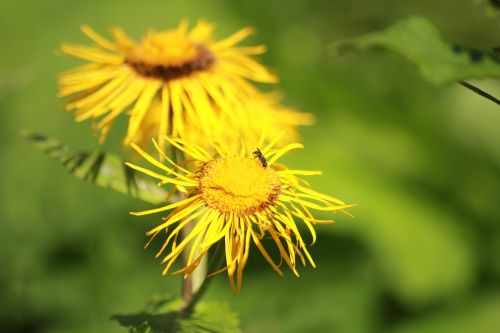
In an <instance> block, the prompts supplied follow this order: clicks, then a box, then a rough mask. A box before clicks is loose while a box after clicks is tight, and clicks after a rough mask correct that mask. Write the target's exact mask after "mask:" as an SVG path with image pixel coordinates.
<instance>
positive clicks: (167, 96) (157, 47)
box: [59, 20, 277, 147]
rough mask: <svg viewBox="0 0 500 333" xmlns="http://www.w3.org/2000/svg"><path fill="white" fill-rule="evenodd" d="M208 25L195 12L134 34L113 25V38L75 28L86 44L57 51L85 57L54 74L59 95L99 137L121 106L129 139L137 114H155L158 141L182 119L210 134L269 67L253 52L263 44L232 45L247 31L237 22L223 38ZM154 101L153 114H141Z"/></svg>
mask: <svg viewBox="0 0 500 333" xmlns="http://www.w3.org/2000/svg"><path fill="white" fill-rule="evenodd" d="M213 30H214V27H213V25H212V24H209V23H207V22H206V21H203V20H200V21H199V22H198V23H197V24H196V25H195V26H194V27H193V28H192V29H191V30H189V28H188V24H187V22H186V21H183V22H181V23H180V25H179V26H178V27H177V28H176V29H173V30H167V31H154V30H151V31H149V32H148V33H147V34H146V36H144V38H143V39H142V40H141V41H140V42H136V41H135V40H133V39H132V38H130V37H129V36H127V35H126V34H125V32H124V31H123V30H122V29H120V28H114V29H112V30H111V34H112V36H113V40H109V39H106V38H104V37H103V36H101V35H99V34H98V33H96V32H95V31H94V30H92V29H91V28H90V27H88V26H82V31H83V33H85V34H86V35H87V36H88V37H89V38H90V39H91V40H92V41H93V42H94V43H95V45H94V46H83V45H74V44H63V45H62V46H61V52H62V53H64V54H67V55H70V56H74V57H77V58H80V59H83V60H86V61H88V62H89V63H88V64H86V65H83V66H80V67H77V68H75V69H72V70H70V71H67V72H65V73H63V74H61V75H60V77H59V86H60V89H59V96H60V97H68V96H70V97H71V99H70V101H69V102H68V103H67V105H66V109H67V110H75V117H76V120H77V121H83V120H86V119H93V120H94V121H95V129H96V130H97V131H99V132H100V134H101V135H100V140H101V142H102V141H103V140H104V139H105V138H106V135H107V134H108V132H109V130H110V128H111V125H112V123H113V122H114V120H115V119H116V118H117V117H118V116H119V115H120V114H122V113H124V112H126V111H129V112H128V115H129V123H128V130H127V135H126V138H125V140H124V141H125V143H130V142H133V139H134V137H135V136H136V135H137V133H138V131H140V129H141V126H142V125H143V124H144V122H145V121H146V120H147V119H148V118H149V119H155V120H157V121H158V123H159V126H158V127H157V132H156V133H155V136H156V137H158V141H159V145H160V147H163V146H164V139H163V138H164V135H165V134H168V135H170V136H173V137H181V138H182V137H184V135H185V131H186V128H187V124H191V123H193V124H197V126H198V127H199V128H200V129H201V131H202V132H201V134H200V136H202V135H205V136H206V135H208V136H212V135H211V134H212V132H213V131H214V130H217V129H218V128H221V127H222V128H224V127H228V126H231V123H227V122H221V117H220V115H221V114H223V117H222V118H223V119H227V120H228V121H230V120H232V119H233V120H234V119H241V118H242V114H241V113H238V112H236V111H235V110H242V105H245V104H246V103H247V102H248V101H251V100H253V98H254V97H255V95H256V94H257V93H258V92H257V91H256V89H255V88H254V87H253V86H252V84H251V83H250V81H255V82H260V83H274V82H276V81H277V78H276V76H275V75H273V74H271V73H270V72H269V71H268V70H267V69H266V68H265V67H263V66H262V65H260V64H259V63H258V62H256V61H255V60H254V59H253V56H254V55H258V54H261V53H263V52H265V50H266V48H265V47H264V46H262V45H259V46H250V47H247V46H236V44H238V43H239V42H240V41H242V40H243V39H245V38H247V37H248V36H249V35H250V34H252V32H253V30H252V29H250V28H244V29H242V30H240V31H238V32H236V33H234V34H233V35H231V36H229V37H228V38H226V39H223V40H219V41H214V40H212V32H213ZM154 101H159V102H160V103H159V105H160V108H159V109H158V108H156V109H154V110H155V111H154V112H158V114H157V115H151V114H148V113H150V112H152V111H153V109H152V108H151V105H152V103H154Z"/></svg>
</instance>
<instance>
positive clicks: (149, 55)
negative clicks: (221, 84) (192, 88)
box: [125, 31, 215, 81]
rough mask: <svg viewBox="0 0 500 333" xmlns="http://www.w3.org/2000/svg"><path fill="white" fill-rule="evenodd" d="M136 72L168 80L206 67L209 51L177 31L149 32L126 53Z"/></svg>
mask: <svg viewBox="0 0 500 333" xmlns="http://www.w3.org/2000/svg"><path fill="white" fill-rule="evenodd" d="M125 62H126V63H127V64H128V65H129V66H131V67H132V68H133V69H134V70H135V71H136V72H137V73H138V74H140V75H142V76H145V77H154V78H157V79H162V80H164V81H168V80H171V79H176V78H179V77H182V76H187V75H189V74H191V73H193V72H196V71H200V70H205V69H208V68H210V66H212V64H213V63H214V62H215V57H214V55H213V53H212V52H211V51H210V50H209V49H208V48H207V47H205V46H204V45H201V44H198V43H195V42H194V41H192V40H191V39H190V38H189V37H188V36H187V35H186V34H183V33H180V32H179V31H164V32H150V33H149V34H148V35H147V36H146V37H145V38H144V39H143V41H142V43H141V44H138V45H137V46H136V47H135V48H133V49H132V50H131V51H130V52H129V53H128V54H127V55H126V60H125Z"/></svg>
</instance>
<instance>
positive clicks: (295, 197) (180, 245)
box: [128, 138, 350, 291]
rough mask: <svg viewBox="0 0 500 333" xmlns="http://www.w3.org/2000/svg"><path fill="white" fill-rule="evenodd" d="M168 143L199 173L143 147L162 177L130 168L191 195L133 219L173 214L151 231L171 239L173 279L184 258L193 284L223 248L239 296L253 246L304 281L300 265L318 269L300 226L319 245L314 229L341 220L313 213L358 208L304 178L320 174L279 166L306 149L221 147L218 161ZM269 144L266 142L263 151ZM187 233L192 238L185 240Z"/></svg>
mask: <svg viewBox="0 0 500 333" xmlns="http://www.w3.org/2000/svg"><path fill="white" fill-rule="evenodd" d="M166 140H168V141H169V142H170V144H172V145H173V146H175V147H176V148H178V149H179V150H181V151H183V152H184V153H185V154H186V156H187V158H188V159H189V160H191V161H193V163H192V165H191V167H192V171H191V170H188V168H187V167H186V166H185V165H183V166H181V165H179V164H178V163H175V162H174V161H173V160H171V159H170V158H169V157H168V156H165V155H163V159H164V161H165V163H167V164H163V163H161V162H160V161H158V160H157V159H155V158H153V157H152V156H151V155H149V154H148V153H146V152H145V151H144V150H142V149H141V148H140V147H138V146H137V145H133V147H134V149H135V150H137V152H138V153H139V154H140V155H142V156H143V157H144V158H145V159H146V160H147V161H148V162H149V163H151V164H152V165H153V166H154V167H155V168H158V169H159V170H160V172H161V173H158V172H155V171H152V170H149V169H147V168H143V167H140V166H137V165H135V164H130V163H128V165H129V166H130V167H132V168H134V169H136V170H138V171H141V172H143V173H145V174H147V175H149V176H151V177H154V178H156V179H158V180H159V181H160V183H159V184H160V185H165V184H170V185H173V186H174V191H179V192H181V193H183V198H182V199H181V200H179V201H178V202H174V203H172V204H169V205H166V206H164V207H160V208H156V209H152V210H147V211H143V212H135V213H132V214H134V215H146V214H153V213H160V212H165V211H170V212H169V213H168V215H167V216H166V217H164V218H163V220H164V222H163V223H162V224H160V225H158V226H157V227H155V228H153V229H151V230H150V231H148V232H147V235H148V236H150V237H151V239H152V238H154V237H156V236H157V235H158V234H160V233H161V232H162V231H163V232H166V239H165V240H164V243H163V246H162V247H161V249H160V250H159V252H158V253H157V257H158V256H162V255H163V261H162V263H163V264H165V265H166V266H165V269H164V271H163V274H167V272H168V271H169V269H170V267H171V266H172V264H173V263H174V262H175V261H176V260H177V259H178V257H179V256H180V255H181V253H183V252H184V256H185V257H186V258H187V262H186V264H185V266H184V267H183V268H182V269H180V270H178V271H176V272H174V274H184V276H185V277H188V276H189V275H190V274H191V273H192V272H193V271H194V270H195V268H196V267H197V266H198V264H199V263H200V261H201V259H202V258H203V256H205V255H206V254H207V252H208V251H209V249H210V248H211V247H212V246H214V244H216V243H218V242H223V243H224V248H225V259H226V260H225V268H224V269H227V272H228V275H229V281H230V285H231V288H232V289H233V290H235V291H238V290H239V289H240V288H241V282H242V274H243V269H244V267H245V264H246V263H247V260H248V256H249V253H250V247H251V244H252V243H253V244H255V246H256V248H257V249H258V250H259V251H260V253H261V254H262V255H263V257H264V258H265V259H266V260H267V261H268V262H269V264H270V265H271V266H272V267H273V268H274V270H275V271H276V272H278V273H279V274H280V275H281V274H282V272H281V268H280V264H281V262H282V261H283V260H284V262H285V263H286V264H287V265H288V266H289V267H290V269H291V270H292V271H293V273H294V274H295V275H297V276H298V275H299V274H298V272H297V269H296V263H297V261H300V262H302V264H303V265H304V266H305V265H306V262H309V263H310V264H311V265H312V266H313V267H315V264H314V261H313V259H312V258H311V255H310V254H309V252H308V250H307V247H306V243H305V242H304V240H303V238H302V236H301V235H300V233H299V228H298V226H297V223H296V220H299V221H302V223H304V224H305V226H306V227H307V228H308V229H309V231H310V233H311V235H312V243H314V242H315V240H316V232H315V229H314V226H315V225H316V224H318V223H331V222H333V221H332V220H319V219H316V218H314V217H313V215H312V213H311V210H319V211H329V212H334V211H338V210H341V211H344V209H346V208H348V207H350V205H347V204H345V203H344V202H342V201H341V200H338V199H336V198H333V197H331V196H328V195H326V194H322V193H319V192H317V191H314V190H313V189H311V188H310V187H309V186H308V183H307V182H306V181H304V180H303V179H301V178H300V177H301V176H308V175H317V174H320V172H317V171H306V170H294V169H288V168H286V167H285V166H284V165H281V164H278V163H277V161H278V159H279V158H280V157H281V156H282V155H284V154H285V153H287V152H288V151H290V150H292V149H296V148H302V145H301V144H298V143H292V144H289V145H287V146H285V147H283V148H280V149H274V146H275V142H276V141H278V140H277V139H276V140H274V142H271V143H269V144H268V145H266V146H265V147H263V148H262V150H255V151H252V150H247V149H245V148H241V150H240V151H239V152H237V153H234V151H231V150H226V149H225V148H224V147H221V146H217V145H216V150H217V151H218V153H217V154H216V155H215V156H213V155H211V154H209V153H208V152H207V151H206V150H205V149H204V148H202V147H200V146H198V145H195V144H192V143H187V142H185V141H183V140H180V139H171V138H166ZM261 145H262V142H261V143H259V144H258V145H257V146H258V147H260V146H261ZM155 146H156V147H158V144H156V143H155ZM158 150H159V152H160V154H162V152H161V150H160V149H158ZM344 212H345V211H344ZM186 231H188V232H187V233H186ZM181 232H184V236H180V235H181ZM264 237H267V238H270V239H271V240H272V242H273V243H274V244H275V245H276V247H277V249H278V251H279V254H280V260H279V261H276V260H273V259H272V258H271V255H270V254H269V253H268V251H267V250H266V249H265V247H264V244H263V242H262V240H263V238H264ZM167 249H168V250H167Z"/></svg>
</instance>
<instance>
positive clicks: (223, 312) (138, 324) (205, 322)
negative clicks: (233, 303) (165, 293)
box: [112, 297, 241, 333]
mask: <svg viewBox="0 0 500 333" xmlns="http://www.w3.org/2000/svg"><path fill="white" fill-rule="evenodd" d="M182 304H183V302H182V300H180V299H172V298H170V297H167V298H165V299H163V300H159V302H157V306H155V305H153V306H151V305H149V306H148V307H147V309H146V310H145V311H142V312H139V313H134V314H130V315H114V316H112V319H114V320H116V321H117V322H118V323H119V324H120V325H122V326H124V327H127V328H128V329H129V332H130V333H139V332H140V333H146V332H148V333H149V332H150V333H174V332H179V333H191V332H218V333H238V332H241V330H240V328H239V319H238V315H237V314H236V313H234V312H233V311H231V310H230V309H229V307H228V306H227V304H225V303H218V302H201V303H199V304H197V305H196V307H195V308H194V311H193V312H192V313H189V314H188V313H184V312H183V311H182V310H181V308H182Z"/></svg>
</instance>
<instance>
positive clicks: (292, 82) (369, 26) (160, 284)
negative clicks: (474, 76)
mask: <svg viewBox="0 0 500 333" xmlns="http://www.w3.org/2000/svg"><path fill="white" fill-rule="evenodd" d="M485 2H487V1H480V0H477V1H475V0H454V1H449V0H419V1H396V0H379V1H376V2H374V1H369V0H358V1H351V0H339V1H327V0H323V1H318V0H315V1H310V0H307V1H306V0H300V1H268V0H252V1H232V0H220V1H194V0H185V1H177V2H174V1H157V0H155V1H142V2H139V1H123V0H113V1H62V0H59V1H58V0H52V1H2V2H1V3H0V40H1V41H2V47H1V51H0V117H1V118H0V119H1V121H0V137H1V141H0V150H1V151H0V166H1V167H0V170H1V175H2V178H1V183H0V198H1V206H0V219H1V229H0V263H1V265H0V331H2V332H9V333H16V332H66V333H67V332H126V329H125V328H123V327H120V326H119V325H118V324H117V323H116V322H114V321H112V320H111V319H110V316H111V315H113V314H126V313H133V312H134V311H138V310H140V309H141V308H142V307H143V305H144V304H145V303H147V302H148V301H149V300H150V299H151V298H152V297H153V296H154V295H161V294H168V293H171V294H173V295H176V294H178V292H179V281H178V279H177V278H175V277H167V278H163V277H161V274H160V273H161V270H162V268H161V265H160V263H159V262H158V261H157V260H155V259H154V258H153V253H154V250H153V249H150V250H143V245H144V242H145V238H144V232H145V231H146V230H147V229H148V228H149V227H150V226H152V225H154V224H155V223H157V219H156V218H155V217H154V216H151V217H149V218H134V217H131V216H129V215H128V214H127V212H128V211H130V210H139V209H143V208H146V207H148V205H147V204H144V203H142V202H138V201H135V200H133V199H130V198H128V197H126V196H123V195H121V194H119V193H115V192H112V191H108V190H105V189H102V188H96V187H94V186H92V185H91V184H89V183H85V182H82V181H80V180H78V179H76V178H74V177H72V176H71V175H69V174H68V173H67V172H66V171H65V170H64V169H63V168H62V167H61V166H60V165H59V163H58V162H57V161H55V160H53V159H50V158H48V157H47V156H45V155H44V154H43V153H41V152H40V151H37V150H35V149H33V148H32V147H31V146H30V145H29V144H27V143H26V142H23V141H22V140H20V139H19V136H18V133H19V131H20V130H21V129H23V128H25V129H31V130H34V131H37V132H40V133H43V134H46V135H50V136H54V137H57V138H59V139H61V140H62V141H64V142H65V143H68V144H71V145H72V146H74V147H77V148H82V149H94V148H96V147H97V144H96V140H95V138H94V137H93V136H92V134H91V125H90V124H89V123H83V124H77V123H75V122H74V120H73V118H72V116H71V114H69V113H65V112H62V102H61V101H59V100H57V98H56V83H55V77H56V75H57V73H58V72H60V71H62V70H64V69H68V68H70V67H72V66H74V65H75V64H77V63H78V62H77V61H75V60H73V59H68V58H64V57H59V56H57V55H56V54H55V50H56V49H57V47H58V45H59V44H60V42H62V41H74V42H86V39H85V37H84V36H83V34H81V33H80V32H79V25H80V24H82V23H88V24H90V25H91V26H93V27H94V28H96V29H97V30H98V31H100V32H104V31H105V29H106V28H108V27H109V26H113V25H121V26H123V27H124V28H125V30H126V31H128V32H129V33H130V34H131V35H132V36H134V37H137V38H138V37H140V36H141V34H142V33H143V32H145V31H146V30H147V29H148V28H150V27H155V28H158V29H161V28H169V27H173V26H175V25H177V23H178V21H179V20H180V19H181V18H183V17H187V18H191V19H192V20H193V21H194V20H196V19H197V18H200V17H204V18H207V19H209V20H211V21H214V22H216V23H217V32H216V35H217V36H218V37H224V36H226V35H227V34H229V33H231V32H232V31H234V30H236V29H238V28H240V27H242V26H247V25H250V26H253V27H255V28H256V29H257V31H258V34H257V35H256V36H254V37H252V38H251V42H253V43H254V44H256V43H264V44H267V45H268V46H269V51H268V53H267V54H266V55H264V56H263V57H262V58H261V60H262V61H263V62H264V63H265V64H266V65H267V66H269V67H271V68H272V69H274V70H275V71H276V72H277V73H278V74H279V75H280V77H281V81H280V83H279V84H278V87H277V88H278V89H279V90H281V91H282V92H283V93H284V95H285V99H284V102H285V103H286V104H287V105H290V106H293V107H296V108H299V109H301V110H304V111H308V112H313V113H314V114H315V115H316V117H317V124H316V125H315V126H314V127H310V128H305V129H304V130H303V131H302V134H303V140H304V142H305V145H306V149H305V150H304V151H303V152H302V153H301V154H297V155H293V156H290V157H288V158H287V161H288V164H289V165H293V166H296V167H304V168H309V169H319V170H323V171H324V175H323V176H321V177H320V178H315V179H312V184H313V185H314V186H315V187H316V188H318V189H319V190H321V191H324V192H327V193H330V194H332V195H334V196H337V197H340V198H342V199H344V200H346V201H349V202H354V203H357V204H358V206H357V207H356V208H354V209H352V212H353V213H354V215H355V217H354V218H349V217H347V216H342V215H338V216H337V217H336V220H337V223H336V224H334V225H323V226H319V228H318V229H319V237H318V238H319V239H318V242H317V243H316V244H315V245H314V246H313V247H312V248H311V252H312V254H313V255H314V257H315V258H316V263H317V265H318V268H317V269H316V270H314V269H312V268H311V267H306V268H305V269H302V270H301V273H302V274H301V277H300V279H296V278H294V277H293V276H292V274H291V272H288V274H286V275H285V277H283V278H281V277H279V276H277V275H276V274H275V273H274V272H273V271H272V269H271V268H270V267H269V266H268V265H267V263H265V261H264V260H263V259H261V258H260V256H259V255H255V256H251V257H252V258H251V261H250V263H249V265H248V267H247V268H246V274H245V278H244V286H243V290H242V292H241V294H239V295H233V294H232V293H231V291H230V289H229V287H228V283H227V278H226V277H225V276H224V275H220V276H219V277H217V278H216V279H215V281H214V283H213V285H212V286H211V289H210V290H209V292H208V294H207V296H206V297H207V298H208V299H211V300H218V301H225V302H227V303H228V304H229V305H230V306H231V307H232V309H234V310H235V311H236V312H238V313H239V316H240V319H241V324H242V328H243V331H244V332H311V333H312V332H346V333H349V332H353V333H354V332H359V333H362V332H394V333H410V332H455V333H458V332H498V328H499V327H500V316H499V313H500V257H499V253H500V131H499V130H498V129H499V128H500V110H499V108H498V106H496V105H495V104H493V103H491V102H490V101H487V100H485V99H483V98H481V97H479V96H477V95H475V94H473V93H472V92H470V91H468V90H466V89H464V88H463V87H461V86H459V85H458V84H457V85H450V86H445V87H436V86H433V85H431V84H429V83H428V82H426V81H424V79H422V77H421V76H420V75H419V73H418V71H417V69H416V68H415V67H414V66H413V65H412V64H410V63H409V62H407V61H406V60H405V59H403V58H402V57H400V56H397V55H394V54H390V53H387V52H381V51H370V52H365V53H353V54H349V55H346V56H343V57H335V56H333V55H332V54H331V53H330V52H329V50H328V48H327V46H328V45H329V44H330V43H332V42H334V41H336V40H338V39H341V38H345V37H354V36H357V35H360V34H363V33H367V32H370V31H374V30H379V29H382V28H384V27H386V26H388V25H390V24H391V23H393V22H395V21H396V20H399V19H403V18H405V17H408V16H410V15H421V16H424V17H426V18H429V19H430V20H432V21H433V22H434V23H435V24H436V25H437V27H438V28H439V29H440V30H441V31H442V33H443V35H444V36H445V37H446V38H447V39H449V40H452V41H454V42H456V43H459V44H461V45H464V46H467V47H470V48H474V49H479V50H488V49H489V48H491V47H492V46H495V45H500V16H498V15H497V16H494V15H491V13H492V12H491V11H490V10H489V9H487V7H486V6H485ZM491 2H492V3H493V2H495V1H491ZM411 42H412V41H411V40H409V41H408V43H411ZM482 84H483V87H487V88H489V90H490V91H492V92H496V94H497V95H498V92H499V91H500V89H499V88H500V86H499V85H498V82H496V83H495V82H494V81H490V82H487V81H484V82H482ZM117 132H118V131H116V130H115V131H114V136H112V137H111V139H110V140H109V141H108V142H107V143H106V145H105V146H104V149H106V150H118V151H119V133H117ZM253 253H254V254H256V252H255V251H254V252H253Z"/></svg>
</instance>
